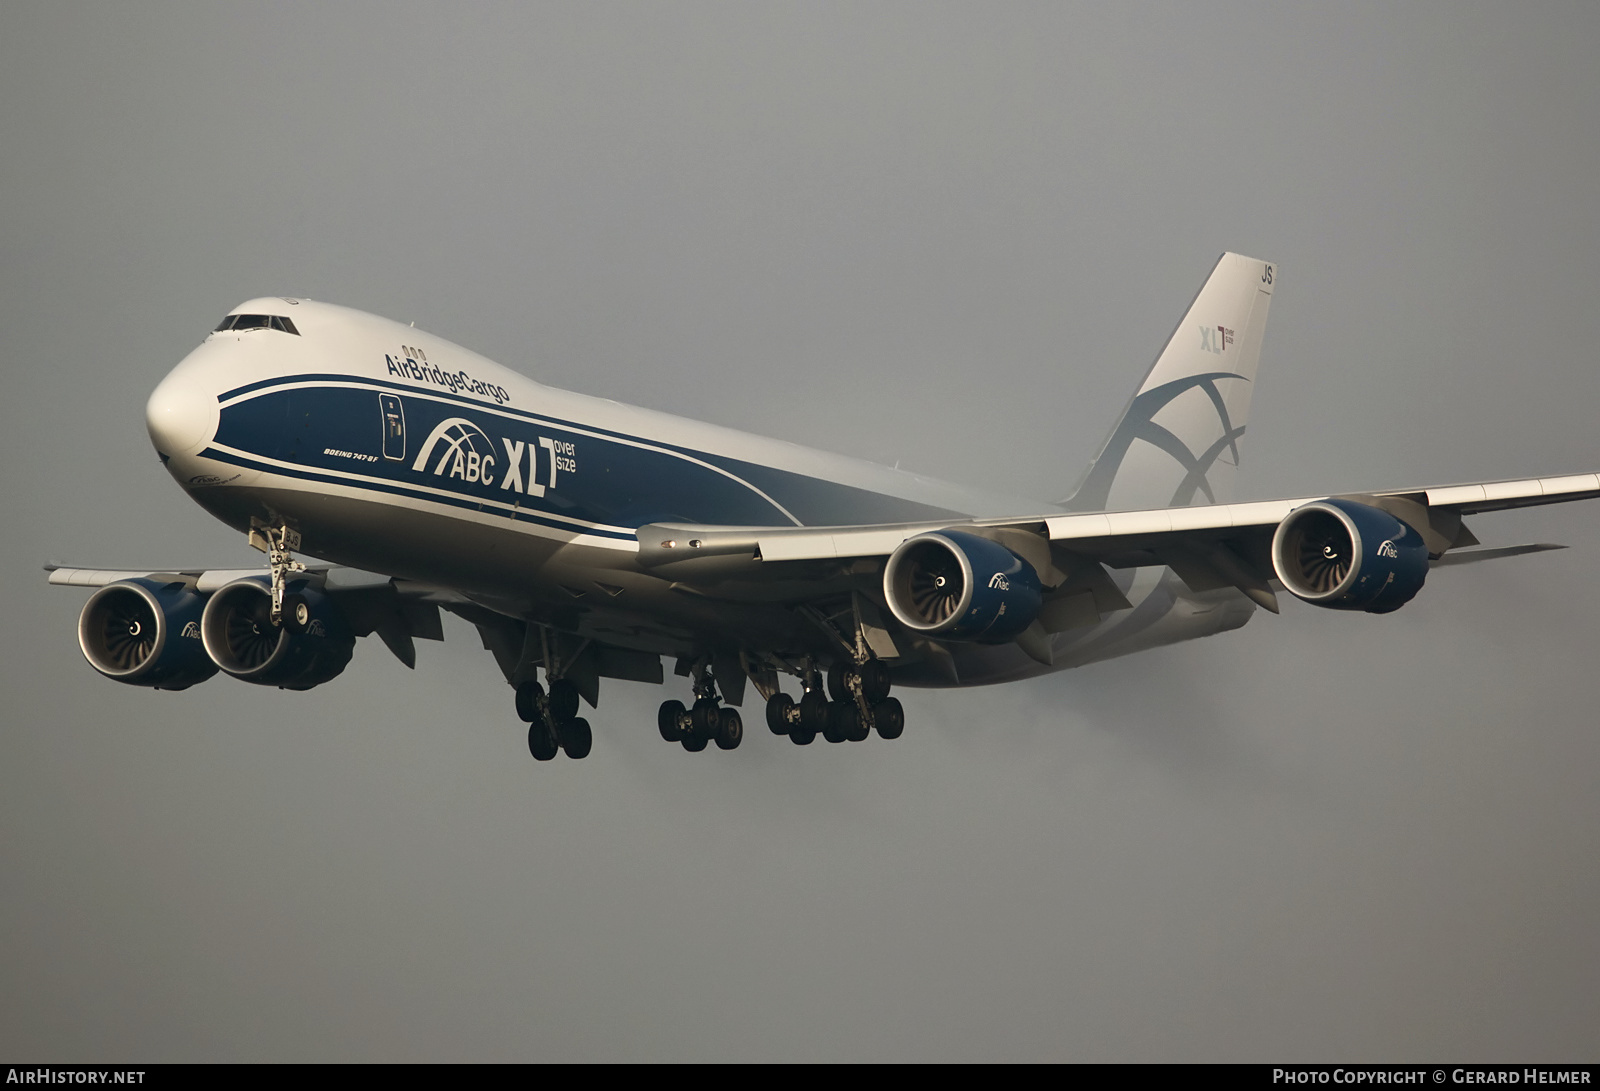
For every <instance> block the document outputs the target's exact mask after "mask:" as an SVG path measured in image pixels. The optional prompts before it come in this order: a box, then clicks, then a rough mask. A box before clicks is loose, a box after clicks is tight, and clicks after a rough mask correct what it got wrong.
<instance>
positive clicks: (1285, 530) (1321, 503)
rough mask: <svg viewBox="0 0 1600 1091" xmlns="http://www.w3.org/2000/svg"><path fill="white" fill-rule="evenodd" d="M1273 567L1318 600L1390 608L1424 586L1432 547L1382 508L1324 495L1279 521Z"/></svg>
mask: <svg viewBox="0 0 1600 1091" xmlns="http://www.w3.org/2000/svg"><path fill="white" fill-rule="evenodd" d="M1272 567H1273V569H1274V570H1275V571H1276V572H1277V573H1278V579H1280V580H1282V581H1283V586H1284V587H1286V588H1288V590H1289V592H1290V593H1291V594H1293V595H1295V596H1296V597H1297V598H1302V599H1304V600H1305V601H1307V602H1309V603H1312V604H1313V605H1315V606H1326V607H1328V608H1330V609H1334V610H1365V611H1366V612H1367V613H1369V614H1387V613H1389V612H1390V611H1391V610H1398V609H1400V607H1402V606H1404V605H1405V604H1406V603H1408V602H1410V601H1411V599H1412V597H1413V596H1415V595H1416V593H1417V592H1418V591H1420V590H1422V583H1423V581H1424V580H1426V579H1427V578H1428V547H1427V546H1426V545H1424V544H1423V541H1422V536H1421V535H1420V534H1418V533H1417V532H1416V531H1415V530H1414V529H1413V528H1411V527H1410V526H1408V525H1406V524H1405V523H1403V522H1401V521H1400V520H1399V519H1396V518H1395V517H1394V516H1392V515H1390V514H1389V513H1388V512H1386V511H1383V510H1382V509H1380V508H1374V507H1372V506H1370V505H1367V504H1358V503H1356V502H1355V501H1353V500H1318V501H1316V502H1315V503H1311V504H1305V505H1302V506H1301V507H1298V508H1295V509H1294V511H1292V512H1290V513H1289V517H1288V518H1286V519H1285V520H1284V521H1283V522H1282V523H1280V524H1278V530H1277V533H1276V534H1274V535H1273V538H1272Z"/></svg>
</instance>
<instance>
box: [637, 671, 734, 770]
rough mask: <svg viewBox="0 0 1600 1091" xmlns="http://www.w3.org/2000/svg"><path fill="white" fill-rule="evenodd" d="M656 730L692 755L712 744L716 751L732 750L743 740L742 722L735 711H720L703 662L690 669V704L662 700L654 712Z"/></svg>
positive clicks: (713, 680) (721, 708)
mask: <svg viewBox="0 0 1600 1091" xmlns="http://www.w3.org/2000/svg"><path fill="white" fill-rule="evenodd" d="M656 727H657V728H658V729H659V730H660V732H661V737H662V738H663V739H665V740H667V742H676V743H681V744H683V748H684V749H685V750H687V751H689V752H690V753H692V754H697V753H699V752H700V751H702V750H704V749H705V748H706V746H707V745H708V744H709V743H711V742H713V741H714V742H715V743H716V744H717V748H718V749H719V750H732V749H734V748H736V747H737V746H738V745H739V744H740V743H741V742H743V741H744V720H743V719H742V718H741V717H740V715H739V711H738V709H733V708H723V707H722V700H721V698H719V697H718V696H717V680H716V679H715V678H713V677H712V676H711V671H710V670H709V669H708V668H707V667H706V665H705V664H704V663H699V664H696V665H695V668H694V705H693V707H691V708H685V707H684V706H683V702H682V701H663V702H662V703H661V709H660V711H659V712H657V713H656Z"/></svg>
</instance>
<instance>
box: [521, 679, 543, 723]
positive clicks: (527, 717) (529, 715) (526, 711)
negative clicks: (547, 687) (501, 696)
mask: <svg viewBox="0 0 1600 1091" xmlns="http://www.w3.org/2000/svg"><path fill="white" fill-rule="evenodd" d="M543 696H544V687H543V686H541V685H540V684H539V683H537V682H524V683H522V685H520V686H518V687H517V719H519V720H521V721H522V722H523V723H525V724H531V723H533V722H534V721H536V720H539V719H542V718H543V717H541V716H540V715H539V698H541V697H543Z"/></svg>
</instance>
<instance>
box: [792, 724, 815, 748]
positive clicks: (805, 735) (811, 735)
mask: <svg viewBox="0 0 1600 1091" xmlns="http://www.w3.org/2000/svg"><path fill="white" fill-rule="evenodd" d="M816 738H817V733H816V732H815V731H813V730H811V729H810V728H809V727H801V726H800V725H798V724H796V725H795V726H794V727H793V728H791V729H790V730H789V741H790V742H792V743H794V744H795V745H796V746H810V745H811V744H812V743H813V742H815V741H816Z"/></svg>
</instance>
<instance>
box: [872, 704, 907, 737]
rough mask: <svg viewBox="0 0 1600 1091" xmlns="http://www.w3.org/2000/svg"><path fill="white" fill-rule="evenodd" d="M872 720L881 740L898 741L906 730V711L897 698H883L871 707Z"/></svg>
mask: <svg viewBox="0 0 1600 1091" xmlns="http://www.w3.org/2000/svg"><path fill="white" fill-rule="evenodd" d="M872 719H873V722H874V724H875V725H876V727H877V728H878V737H879V738H881V739H898V738H899V737H900V732H902V731H904V730H905V729H906V710H905V709H904V708H902V707H901V706H900V700H899V698H897V697H885V698H884V699H883V700H881V701H879V702H878V703H877V704H875V705H873V706H872Z"/></svg>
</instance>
